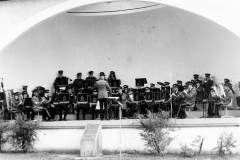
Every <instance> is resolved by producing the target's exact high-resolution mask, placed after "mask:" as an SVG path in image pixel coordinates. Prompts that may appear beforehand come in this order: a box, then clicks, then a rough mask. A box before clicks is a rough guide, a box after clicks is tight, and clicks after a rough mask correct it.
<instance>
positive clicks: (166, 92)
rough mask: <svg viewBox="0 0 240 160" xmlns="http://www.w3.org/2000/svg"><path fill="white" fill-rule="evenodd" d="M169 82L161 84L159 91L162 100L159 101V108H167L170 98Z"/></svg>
mask: <svg viewBox="0 0 240 160" xmlns="http://www.w3.org/2000/svg"><path fill="white" fill-rule="evenodd" d="M169 84H170V83H169V82H164V84H163V85H162V86H161V92H162V97H161V98H162V100H161V101H162V102H161V103H160V109H161V110H165V111H167V110H169V106H170V104H169V101H168V100H169V98H170V86H169Z"/></svg>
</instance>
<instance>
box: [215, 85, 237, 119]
mask: <svg viewBox="0 0 240 160" xmlns="http://www.w3.org/2000/svg"><path fill="white" fill-rule="evenodd" d="M223 89H224V94H225V96H222V97H218V98H219V100H218V101H217V102H215V103H214V104H215V116H214V117H215V118H216V117H218V118H219V117H220V114H219V109H220V106H221V105H228V104H229V103H231V101H232V97H233V94H234V91H233V89H232V84H231V83H230V82H227V83H225V84H224V88H223Z"/></svg>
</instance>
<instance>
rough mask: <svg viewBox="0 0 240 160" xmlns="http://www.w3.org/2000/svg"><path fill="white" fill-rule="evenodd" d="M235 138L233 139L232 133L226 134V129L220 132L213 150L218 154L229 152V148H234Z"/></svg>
mask: <svg viewBox="0 0 240 160" xmlns="http://www.w3.org/2000/svg"><path fill="white" fill-rule="evenodd" d="M236 142H237V140H235V139H234V136H233V133H230V134H228V133H227V132H226V131H224V132H222V134H221V135H220V137H218V141H217V144H216V147H215V148H213V150H216V151H217V153H218V154H221V155H222V154H226V153H229V154H231V153H232V152H231V148H236V145H235V143H236Z"/></svg>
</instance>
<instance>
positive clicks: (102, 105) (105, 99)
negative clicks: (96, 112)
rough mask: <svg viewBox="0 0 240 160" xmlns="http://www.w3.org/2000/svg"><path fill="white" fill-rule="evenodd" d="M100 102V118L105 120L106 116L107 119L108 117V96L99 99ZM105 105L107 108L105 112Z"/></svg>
mask: <svg viewBox="0 0 240 160" xmlns="http://www.w3.org/2000/svg"><path fill="white" fill-rule="evenodd" d="M99 103H100V119H101V120H103V119H104V117H105V119H108V109H107V98H103V99H99ZM103 107H104V110H105V114H103Z"/></svg>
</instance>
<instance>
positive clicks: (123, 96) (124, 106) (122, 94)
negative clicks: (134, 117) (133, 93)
mask: <svg viewBox="0 0 240 160" xmlns="http://www.w3.org/2000/svg"><path fill="white" fill-rule="evenodd" d="M118 96H119V98H118V99H117V101H118V102H119V105H120V106H121V109H122V115H121V116H122V117H126V111H127V100H128V98H129V96H128V93H125V92H123V90H122V87H119V89H118ZM117 107H118V106H117ZM116 110H117V113H119V107H118V108H117V109H116ZM114 115H118V114H114ZM119 116H120V115H119ZM128 116H129V115H128ZM119 118H120V117H119Z"/></svg>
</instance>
